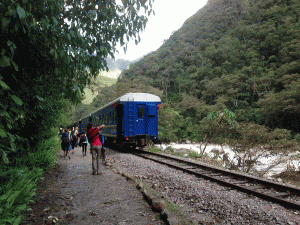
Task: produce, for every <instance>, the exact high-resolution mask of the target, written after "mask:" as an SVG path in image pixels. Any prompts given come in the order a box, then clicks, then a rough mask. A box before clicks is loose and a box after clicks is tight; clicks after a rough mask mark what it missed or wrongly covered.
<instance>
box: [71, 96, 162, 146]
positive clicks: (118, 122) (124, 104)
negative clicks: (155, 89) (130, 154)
mask: <svg viewBox="0 0 300 225" xmlns="http://www.w3.org/2000/svg"><path fill="white" fill-rule="evenodd" d="M160 106H161V99H160V97H158V96H156V95H153V94H149V93H127V94H125V95H123V96H121V97H119V98H117V99H115V100H114V101H112V102H110V103H108V104H106V105H104V106H103V107H101V108H99V109H97V110H96V111H95V112H93V113H91V114H89V115H87V116H85V117H83V118H82V119H80V120H78V121H76V122H75V124H74V126H76V127H78V131H79V133H82V132H85V133H86V132H87V130H86V127H87V124H88V123H89V122H92V123H93V125H94V126H100V125H102V124H104V125H105V127H104V128H103V130H102V135H103V136H104V139H105V143H114V144H117V146H118V147H119V148H126V147H131V148H136V147H139V148H143V147H144V146H146V145H147V144H149V143H158V142H159V140H158V110H159V108H160Z"/></svg>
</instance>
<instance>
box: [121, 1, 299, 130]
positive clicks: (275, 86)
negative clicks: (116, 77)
mask: <svg viewBox="0 0 300 225" xmlns="http://www.w3.org/2000/svg"><path fill="white" fill-rule="evenodd" d="M299 15H300V2H299V1H296V0H240V1H237V0H210V1H209V2H208V3H207V5H206V6H205V7H203V8H202V9H200V10H199V11H198V12H197V13H196V14H195V15H193V16H192V17H190V18H189V19H187V20H186V22H185V23H184V24H183V26H182V27H181V28H180V29H179V30H177V31H176V32H174V33H173V34H172V35H171V36H170V38H169V39H168V40H167V41H166V42H165V43H164V44H163V45H162V46H161V47H160V48H159V49H158V50H157V51H155V52H152V53H150V54H148V55H146V56H145V57H144V58H143V59H141V60H140V61H139V62H137V63H134V64H131V66H130V68H129V69H128V70H125V71H123V73H122V79H121V80H120V82H128V80H130V81H131V82H134V79H136V78H138V77H141V76H146V77H147V78H150V79H152V80H153V81H152V82H151V84H150V85H152V86H153V87H155V88H159V89H160V90H162V91H163V97H164V101H165V102H166V101H167V102H169V103H171V107H175V108H176V107H177V106H178V105H180V104H178V103H180V101H182V100H183V99H184V98H183V94H187V95H188V96H191V97H196V98H197V99H198V100H199V102H204V103H205V104H206V106H207V109H208V111H213V110H222V109H224V108H228V109H230V110H232V111H234V112H235V113H236V114H237V118H238V120H240V121H247V120H250V121H253V122H257V123H261V124H266V125H268V126H271V127H273V128H275V127H280V128H288V129H292V130H294V131H295V132H300V128H299V127H300V126H299V125H300V118H299V117H297V115H298V114H299V112H300V94H299V91H297V90H299V89H297V88H298V86H299V83H300V75H299V73H300V72H299V71H300V51H299V50H300V41H299V34H300V24H299ZM177 110H179V112H180V113H181V114H182V115H185V116H186V115H189V114H188V113H187V114H186V112H181V111H180V109H177Z"/></svg>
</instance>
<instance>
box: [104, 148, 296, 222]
mask: <svg viewBox="0 0 300 225" xmlns="http://www.w3.org/2000/svg"><path fill="white" fill-rule="evenodd" d="M109 161H110V162H111V163H113V164H114V165H116V166H118V167H119V168H121V169H122V170H123V171H124V172H126V173H128V174H130V175H131V176H133V177H136V178H138V179H140V180H142V181H143V182H145V183H149V184H150V185H151V186H152V187H153V188H154V189H157V190H158V191H159V192H161V193H162V194H163V195H164V196H165V197H166V198H167V199H168V200H169V201H171V202H173V203H175V204H176V205H178V206H180V208H181V210H182V211H183V212H184V213H185V214H186V215H187V217H188V219H189V220H190V221H191V222H194V223H196V224H289V225H294V224H295V225H296V224H300V211H297V210H289V209H286V208H284V207H283V206H281V205H278V204H274V203H271V202H267V201H265V200H262V199H259V198H257V197H255V196H252V195H248V194H245V193H242V192H239V191H236V190H233V189H230V188H227V187H224V186H221V185H218V184H216V183H214V182H211V181H208V180H205V179H202V178H198V177H195V176H193V175H190V174H187V173H184V172H182V171H178V170H175V169H172V168H169V167H167V166H164V165H161V164H159V163H155V162H153V161H150V160H146V159H143V158H141V157H138V156H135V155H132V154H130V153H117V154H113V155H110V157H109Z"/></svg>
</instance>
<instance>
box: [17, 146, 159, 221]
mask: <svg viewBox="0 0 300 225" xmlns="http://www.w3.org/2000/svg"><path fill="white" fill-rule="evenodd" d="M106 153H107V157H108V158H109V157H110V156H111V155H113V154H117V153H114V152H112V151H110V150H107V152H106ZM71 157H72V158H71V159H66V160H64V158H63V152H62V151H60V152H58V159H59V161H58V166H57V167H56V168H53V169H51V170H50V171H48V172H47V173H45V174H44V180H43V181H42V182H41V183H40V184H39V188H38V190H37V196H36V198H35V202H34V204H33V205H32V206H31V208H32V212H31V213H30V214H29V215H28V216H27V218H26V219H25V220H24V222H23V223H22V224H54V222H53V220H54V221H55V220H57V219H58V220H57V222H56V223H55V224H110V225H111V224H164V223H163V222H162V221H161V220H160V219H159V217H158V214H156V213H154V212H153V211H152V210H151V208H150V206H149V205H148V204H147V203H146V201H144V200H143V196H142V194H141V193H140V192H139V191H138V190H137V189H136V185H135V184H134V183H133V182H132V181H128V180H126V179H125V178H124V177H122V176H121V175H119V174H116V173H115V172H113V171H112V170H111V169H108V168H106V167H104V166H103V172H104V174H103V175H98V176H93V175H91V173H92V166H91V164H92V159H91V155H90V154H89V152H88V153H87V156H85V157H83V156H82V152H81V149H80V148H79V147H78V148H75V153H74V154H72V155H71Z"/></svg>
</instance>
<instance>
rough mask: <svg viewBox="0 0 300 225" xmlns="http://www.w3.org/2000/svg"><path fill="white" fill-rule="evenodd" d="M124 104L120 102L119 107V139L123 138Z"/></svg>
mask: <svg viewBox="0 0 300 225" xmlns="http://www.w3.org/2000/svg"><path fill="white" fill-rule="evenodd" d="M123 106H124V105H122V104H119V105H118V108H117V137H118V138H117V140H118V141H121V140H123V138H124V137H123V108H124V107H123Z"/></svg>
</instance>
